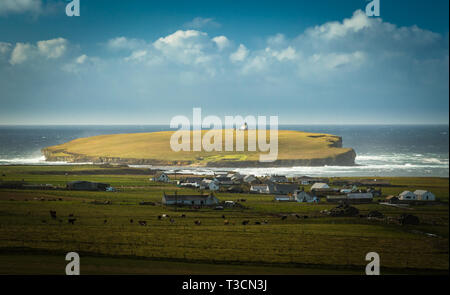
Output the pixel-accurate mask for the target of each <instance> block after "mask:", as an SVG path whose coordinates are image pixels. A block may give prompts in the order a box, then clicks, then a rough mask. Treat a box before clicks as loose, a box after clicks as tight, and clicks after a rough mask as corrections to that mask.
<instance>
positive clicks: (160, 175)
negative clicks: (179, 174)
mask: <svg viewBox="0 0 450 295" xmlns="http://www.w3.org/2000/svg"><path fill="white" fill-rule="evenodd" d="M153 181H158V182H169V181H170V178H169V176H167V174H166V173H164V172H158V173H156V174H155V176H154V177H153Z"/></svg>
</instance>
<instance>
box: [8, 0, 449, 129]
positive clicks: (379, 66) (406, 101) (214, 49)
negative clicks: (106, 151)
mask: <svg viewBox="0 0 450 295" xmlns="http://www.w3.org/2000/svg"><path fill="white" fill-rule="evenodd" d="M80 2H81V16H80V17H71V18H69V17H67V16H66V15H65V5H66V1H62V0H61V1H59V0H48V1H43V0H2V1H0V103H1V108H0V124H168V122H170V119H171V118H172V117H173V116H175V115H187V116H191V113H192V108H193V107H201V108H202V109H203V114H204V115H205V116H206V115H217V116H225V115H243V116H246V115H267V116H269V115H278V116H279V121H280V123H284V124H295V123H298V124H386V123H394V124H422V123H445V124H448V120H449V114H448V107H449V106H448V95H449V86H448V78H449V74H448V73H449V61H448V44H449V33H448V26H449V17H448V11H449V7H448V6H449V2H448V1H444V0H442V1H438V0H436V1H432V2H431V3H430V1H402V0H395V1H394V0H381V17H375V18H374V17H367V16H366V15H365V13H364V9H365V5H366V4H367V3H368V2H367V1H364V0H348V1H331V0H330V1H139V0H132V1H120V0H81V1H80Z"/></svg>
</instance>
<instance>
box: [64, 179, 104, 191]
mask: <svg viewBox="0 0 450 295" xmlns="http://www.w3.org/2000/svg"><path fill="white" fill-rule="evenodd" d="M108 187H110V185H109V184H107V183H100V182H90V181H71V182H68V183H67V189H68V190H72V191H106V189H107V188H108Z"/></svg>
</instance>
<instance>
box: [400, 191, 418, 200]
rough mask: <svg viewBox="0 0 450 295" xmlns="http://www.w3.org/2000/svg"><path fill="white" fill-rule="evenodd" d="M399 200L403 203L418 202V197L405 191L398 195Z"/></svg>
mask: <svg viewBox="0 0 450 295" xmlns="http://www.w3.org/2000/svg"><path fill="white" fill-rule="evenodd" d="M398 199H399V200H402V201H412V200H417V196H416V195H415V194H413V193H412V192H410V191H404V192H402V193H400V194H399V195H398Z"/></svg>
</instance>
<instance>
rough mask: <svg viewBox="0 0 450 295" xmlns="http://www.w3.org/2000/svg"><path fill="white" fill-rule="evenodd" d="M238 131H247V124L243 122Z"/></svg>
mask: <svg viewBox="0 0 450 295" xmlns="http://www.w3.org/2000/svg"><path fill="white" fill-rule="evenodd" d="M239 130H242V131H245V130H248V124H247V122H244V124H243V125H242V126H241V127H239Z"/></svg>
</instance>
